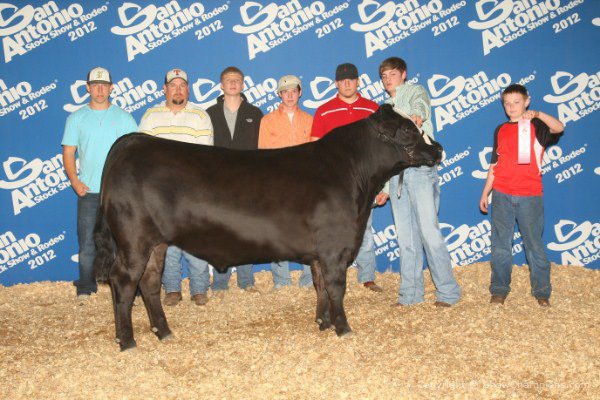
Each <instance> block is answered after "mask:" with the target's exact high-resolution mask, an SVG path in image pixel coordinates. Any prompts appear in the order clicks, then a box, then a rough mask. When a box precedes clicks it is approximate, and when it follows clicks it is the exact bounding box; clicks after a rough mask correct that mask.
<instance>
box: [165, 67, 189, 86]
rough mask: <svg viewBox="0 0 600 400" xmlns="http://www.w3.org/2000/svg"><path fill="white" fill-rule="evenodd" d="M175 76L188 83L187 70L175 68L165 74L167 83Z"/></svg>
mask: <svg viewBox="0 0 600 400" xmlns="http://www.w3.org/2000/svg"><path fill="white" fill-rule="evenodd" d="M175 78H180V79H183V80H184V81H185V83H188V77H187V74H186V73H185V71H184V70H182V69H179V68H173V69H172V70H170V71H169V72H167V75H166V76H165V84H167V83H169V82H171V81H172V80H173V79H175Z"/></svg>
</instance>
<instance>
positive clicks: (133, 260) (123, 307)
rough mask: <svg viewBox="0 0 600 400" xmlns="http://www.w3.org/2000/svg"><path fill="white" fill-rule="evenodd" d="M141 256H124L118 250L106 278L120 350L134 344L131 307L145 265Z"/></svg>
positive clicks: (131, 346)
mask: <svg viewBox="0 0 600 400" xmlns="http://www.w3.org/2000/svg"><path fill="white" fill-rule="evenodd" d="M143 258H144V257H142V256H139V255H130V256H129V257H127V258H126V256H125V254H124V252H123V251H119V253H118V254H117V262H116V264H115V265H114V267H113V268H112V269H111V271H110V274H109V278H108V279H109V282H110V287H111V290H112V296H113V302H114V305H115V326H116V330H117V342H118V343H119V346H120V347H121V351H123V350H127V349H131V348H133V347H135V346H136V343H135V340H134V339H133V325H132V322H131V307H132V306H133V298H134V297H135V292H136V290H137V286H138V283H139V281H140V278H141V276H142V274H143V273H144V268H145V267H146V260H145V259H143Z"/></svg>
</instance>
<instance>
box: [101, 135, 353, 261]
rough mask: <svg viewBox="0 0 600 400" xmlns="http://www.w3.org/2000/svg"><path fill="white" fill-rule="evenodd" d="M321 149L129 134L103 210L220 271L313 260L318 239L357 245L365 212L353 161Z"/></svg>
mask: <svg viewBox="0 0 600 400" xmlns="http://www.w3.org/2000/svg"><path fill="white" fill-rule="evenodd" d="M321 147H322V146H321V145H317V143H310V144H306V145H302V146H296V147H290V148H285V149H278V150H261V151H237V150H229V149H224V148H218V147H212V146H202V145H190V144H187V143H181V142H176V141H170V140H165V139H160V138H155V137H152V136H149V135H145V134H132V135H128V136H126V137H124V138H122V139H120V140H119V141H118V142H117V143H115V145H114V146H113V149H111V152H110V154H109V157H108V159H107V162H106V166H105V170H104V179H103V204H105V206H108V207H109V208H112V209H114V210H115V211H117V210H118V211H117V212H119V213H120V214H121V215H120V217H119V218H111V221H109V223H112V224H123V225H126V224H128V223H129V224H131V225H136V226H139V225H140V224H141V225H142V226H144V229H145V232H140V234H144V235H155V236H156V237H157V240H159V241H166V242H168V243H170V244H175V245H177V246H178V247H181V248H183V249H184V250H186V251H188V252H190V253H192V254H196V255H198V256H201V257H202V258H204V259H206V260H208V261H209V262H211V264H213V265H215V266H230V265H236V264H243V263H251V262H254V263H256V262H268V261H272V260H274V259H280V260H287V259H290V260H296V261H300V262H306V263H307V262H309V261H310V259H311V258H314V257H315V254H316V253H318V249H317V248H316V246H317V243H320V244H321V245H327V243H328V241H330V240H332V239H331V238H332V237H335V238H336V240H340V241H348V242H349V244H350V243H351V242H352V238H351V236H352V234H351V232H352V229H349V227H350V226H352V224H356V216H357V210H356V205H355V204H353V200H352V198H353V196H352V185H350V184H349V182H348V179H347V178H346V177H344V173H347V169H344V168H343V166H340V165H339V163H340V162H341V160H343V158H344V157H341V158H340V160H337V159H336V154H335V152H334V154H331V152H330V151H329V150H327V151H328V152H329V153H330V154H324V150H323V149H321ZM338 150H339V149H338ZM345 157H347V155H345ZM131 219H133V220H135V223H134V221H132V220H131ZM338 226H339V227H341V228H343V229H340V231H339V232H338V231H336V229H338V228H337V227H338ZM131 234H132V235H135V234H136V233H135V232H131ZM345 236H347V238H346V240H344V237H345ZM267 254H268V255H269V257H267V258H268V259H266V258H263V257H266V255H267Z"/></svg>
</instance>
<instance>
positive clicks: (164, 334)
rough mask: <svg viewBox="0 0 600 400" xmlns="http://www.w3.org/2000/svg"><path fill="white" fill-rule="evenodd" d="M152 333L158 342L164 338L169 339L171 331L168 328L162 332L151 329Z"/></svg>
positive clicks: (154, 328)
mask: <svg viewBox="0 0 600 400" xmlns="http://www.w3.org/2000/svg"><path fill="white" fill-rule="evenodd" d="M152 332H154V334H155V335H156V337H157V338H158V340H164V339H166V338H169V337H170V336H172V335H171V330H170V329H169V328H167V329H164V330H162V331H161V330H159V329H158V328H156V327H152Z"/></svg>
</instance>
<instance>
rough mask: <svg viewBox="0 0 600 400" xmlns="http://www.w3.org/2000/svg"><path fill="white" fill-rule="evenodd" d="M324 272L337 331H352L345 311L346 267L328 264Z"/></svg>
mask: <svg viewBox="0 0 600 400" xmlns="http://www.w3.org/2000/svg"><path fill="white" fill-rule="evenodd" d="M322 272H323V278H324V279H325V290H327V295H328V296H329V304H330V307H329V309H330V314H331V320H332V322H333V325H334V326H335V333H336V334H337V335H338V336H343V335H346V334H348V333H350V332H352V329H350V325H348V321H347V320H346V313H345V312H344V295H345V294H346V267H345V266H344V265H339V264H333V263H332V264H328V265H327V268H326V270H325V271H322Z"/></svg>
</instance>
